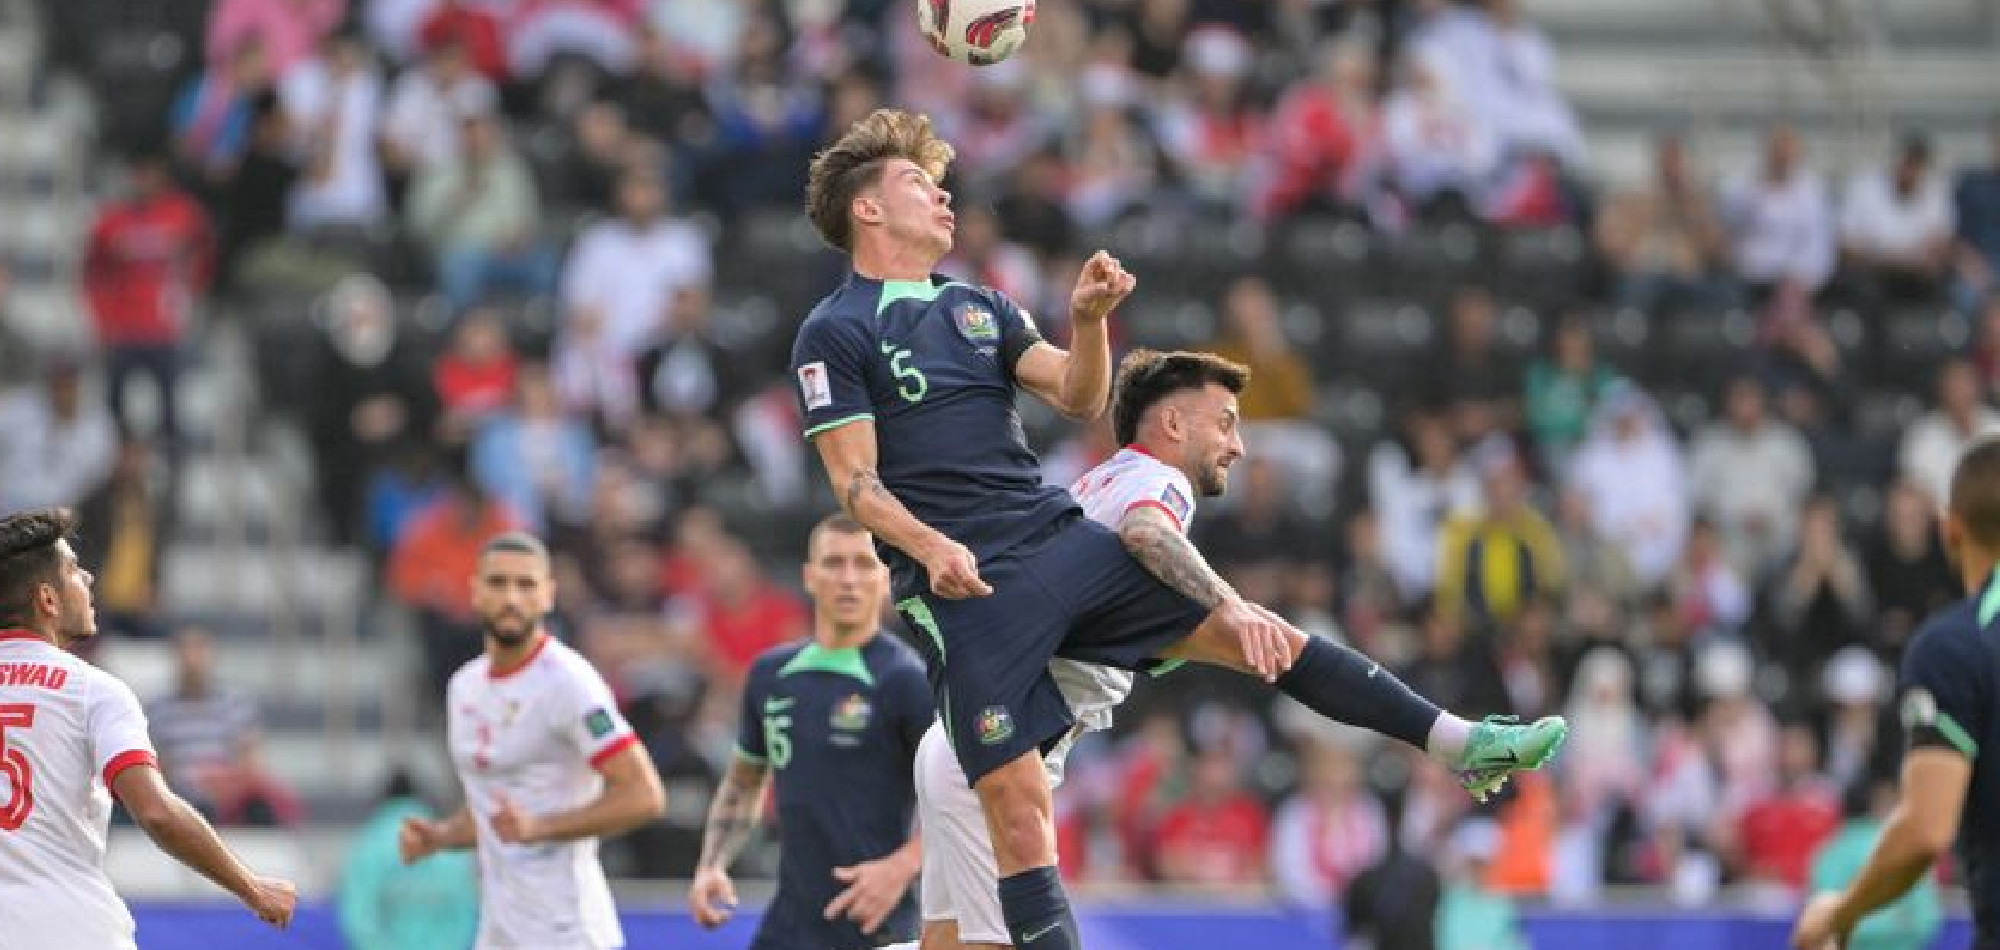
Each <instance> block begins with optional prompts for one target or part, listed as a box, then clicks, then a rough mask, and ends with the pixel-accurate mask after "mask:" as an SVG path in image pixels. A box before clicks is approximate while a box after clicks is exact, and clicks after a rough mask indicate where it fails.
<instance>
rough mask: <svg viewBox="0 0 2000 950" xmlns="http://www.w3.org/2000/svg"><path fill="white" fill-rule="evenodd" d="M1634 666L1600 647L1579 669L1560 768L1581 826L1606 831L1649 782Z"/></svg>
mask: <svg viewBox="0 0 2000 950" xmlns="http://www.w3.org/2000/svg"><path fill="white" fill-rule="evenodd" d="M1632 676H1633V674H1632V663H1631V661H1630V660H1629V659H1627V658H1626V656H1625V654H1624V653H1623V652H1621V651H1619V650H1618V649H1616V648H1614V647H1597V648H1595V649H1593V650H1591V651H1590V652H1589V653H1588V654H1586V655H1585V656H1584V657H1583V662H1582V663H1580V664H1578V666H1577V670H1576V678H1575V680H1574V681H1573V682H1572V683H1571V684H1570V692H1569V699H1568V702H1567V703H1566V704H1565V705H1564V707H1563V714H1564V715H1565V716H1567V717H1568V719H1569V722H1570V735H1569V740H1568V746H1569V748H1568V749H1566V750H1565V752H1566V754H1565V755H1564V756H1563V757H1562V760H1561V762H1560V764H1559V765H1558V766H1557V768H1558V769H1559V773H1558V774H1559V775H1560V777H1561V779H1562V782H1563V785H1564V788H1565V791H1566V792H1567V794H1568V795H1569V797H1570V799H1571V802H1572V805H1571V807H1572V808H1573V809H1574V810H1575V812H1576V813H1577V815H1578V816H1579V820H1580V821H1582V822H1583V823H1585V824H1587V825H1590V826H1592V827H1597V828H1601V827H1603V826H1605V825H1607V824H1609V822H1610V821H1611V818H1612V815H1613V813H1614V812H1616V811H1617V809H1619V808H1620V807H1622V806H1624V805H1626V804H1628V803H1631V802H1634V801H1636V800H1637V799H1638V796H1639V795H1640V793H1641V791H1642V790H1643V789H1644V787H1645V785H1646V781H1647V774H1646V765H1647V761H1646V747H1645V742H1646V738H1647V732H1648V729H1647V724H1646V720H1645V718H1644V716H1643V715H1642V714H1641V713H1640V710H1639V705H1638V703H1637V701H1636V699H1635V687H1634V685H1633V680H1632Z"/></svg>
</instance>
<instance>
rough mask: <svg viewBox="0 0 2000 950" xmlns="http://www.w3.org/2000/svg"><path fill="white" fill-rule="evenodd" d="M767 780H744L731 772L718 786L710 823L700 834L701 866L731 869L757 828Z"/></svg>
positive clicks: (709, 817)
mask: <svg viewBox="0 0 2000 950" xmlns="http://www.w3.org/2000/svg"><path fill="white" fill-rule="evenodd" d="M763 793H764V784H763V783H762V782H761V781H760V782H757V783H755V784H745V783H744V782H743V781H742V779H741V778H739V777H738V776H737V775H736V774H734V773H732V774H730V775H729V776H727V777H726V778H724V779H723V781H722V787H721V788H718V789H716V790H715V804H713V805H711V806H709V809H708V825H707V827H706V828H704V829H703V831H702V835H701V861H700V865H699V866H701V867H710V866H714V867H718V868H721V869H722V870H725V871H726V870H728V869H729V865H731V864H733V863H735V861H736V856H737V855H739V854H742V853H743V846H744V845H746V844H749V843H750V835H751V834H752V833H753V832H755V831H756V830H757V819H758V813H759V812H760V811H762V805H763V804H764V802H763V798H764V794H763Z"/></svg>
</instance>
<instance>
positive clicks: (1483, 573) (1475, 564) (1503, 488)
mask: <svg viewBox="0 0 2000 950" xmlns="http://www.w3.org/2000/svg"><path fill="white" fill-rule="evenodd" d="M1480 454H1481V455H1482V456H1483V458H1482V459H1481V460H1480V475H1481V477H1482V479H1483V481H1484V487H1485V504H1484V505H1483V506H1481V507H1480V509H1479V510H1478V512H1477V513H1476V514H1461V515H1457V516H1455V517H1453V518H1451V519H1450V520H1448V521H1446V522H1445V524H1444V531H1443V533H1442V534H1441V535H1440V536H1439V538H1438V586H1437V607H1438V610H1439V611H1441V612H1444V613H1447V614H1450V615H1451V616H1453V617H1456V618H1460V619H1461V621H1462V622H1464V623H1468V624H1471V625H1473V626H1474V627H1475V628H1483V627H1488V626H1492V625H1500V624H1505V623H1507V622H1508V621H1510V620H1512V619H1513V618H1514V615H1515V614H1516V613H1517V612H1518V611H1520V610H1521V609H1522V607H1523V606H1524V605H1526V604H1527V603H1528V602H1530V601H1532V600H1534V599H1536V598H1539V597H1548V596H1552V595H1555V594H1558V593H1560V592H1561V591H1562V589H1563V584H1564V582H1565V572H1564V568H1563V552H1562V545H1561V544H1559V543H1558V542H1557V540H1556V533H1555V529H1554V528H1553V527H1551V526H1550V525H1549V520H1548V518H1547V517H1545V516H1544V515H1543V514H1542V513H1541V512H1540V511H1537V510H1536V509H1535V506H1534V505H1533V504H1532V503H1531V502H1530V501H1529V498H1528V491H1529V485H1528V479H1527V473H1526V471H1524V470H1523V469H1522V466H1521V460H1520V458H1519V456H1517V455H1516V454H1515V453H1514V451H1513V448H1512V447H1511V446H1505V445H1496V446H1490V447H1484V448H1482V450H1481V452H1480Z"/></svg>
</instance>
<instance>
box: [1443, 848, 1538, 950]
mask: <svg viewBox="0 0 2000 950" xmlns="http://www.w3.org/2000/svg"><path fill="white" fill-rule="evenodd" d="M1500 856H1501V842H1500V831H1499V829H1498V828H1495V827H1494V825H1493V823H1492V822H1490V821H1487V820H1484V819H1474V820H1471V821H1468V822H1466V823H1465V824H1463V825H1460V826H1459V828H1458V830H1457V831H1456V832H1455V833H1453V834H1452V836H1451V841H1450V843H1449V845H1448V846H1447V847H1446V850H1445V858H1444V862H1443V863H1444V867H1445V874H1444V880H1445V886H1444V896H1443V899H1442V900H1441V901H1440V902H1439V904H1438V916H1437V950H1528V946H1529V944H1528V941H1527V938H1526V937H1525V936H1523V935H1522V934H1521V926H1520V923H1519V921H1518V920H1516V919H1515V915H1514V902H1513V901H1512V900H1511V899H1509V898H1508V897H1507V896H1506V895H1505V894H1502V893H1500V892H1499V891H1496V890H1494V889H1492V888H1491V887H1489V886H1488V885H1487V883H1486V881H1487V874H1488V868H1490V867H1491V866H1492V864H1493V862H1494V860H1495V859H1496V858H1498V857H1500Z"/></svg>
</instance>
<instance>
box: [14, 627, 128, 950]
mask: <svg viewBox="0 0 2000 950" xmlns="http://www.w3.org/2000/svg"><path fill="white" fill-rule="evenodd" d="M154 761H155V760H154V755H153V745H152V743H151V742H150V741H148V739H147V738H146V714H145V712H144V711H143V710H142V709H141V708H140V706H139V700H138V698H137V697H135V696H133V695H132V689H131V687H129V686H126V685H125V684H124V683H123V682H120V681H119V680H118V678H116V677H114V676H112V675H111V674H109V673H106V672H104V671H103V670H100V669H98V668H97V667H94V666H91V665H90V664H89V663H86V662H84V661H82V660H80V659H77V658H76V657H75V656H72V655H70V654H68V653H65V652H63V651H62V650H59V649H57V648H56V647H55V646H54V645H53V644H51V643H49V642H48V641H46V640H43V639H42V638H40V637H38V636H35V635H34V634H32V633H28V632H25V631H20V630H9V631H5V632H0V786H5V787H0V945H5V946H8V947H75V948H78V950H124V948H129V947H133V946H135V944H134V943H133V936H132V935H133V924H132V913H131V911H129V910H127V909H126V908H125V902H124V901H121V900H119V899H118V894H117V893H116V892H115V891H113V890H112V888H111V879H110V878H108V877H106V876H105V874H104V841H105V833H106V829H107V828H108V827H109V825H110V823H111V791H110V784H111V782H112V780H113V779H115V778H117V776H118V773H120V772H122V771H124V770H125V769H127V768H130V767H132V766H135V765H153V764H154Z"/></svg>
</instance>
